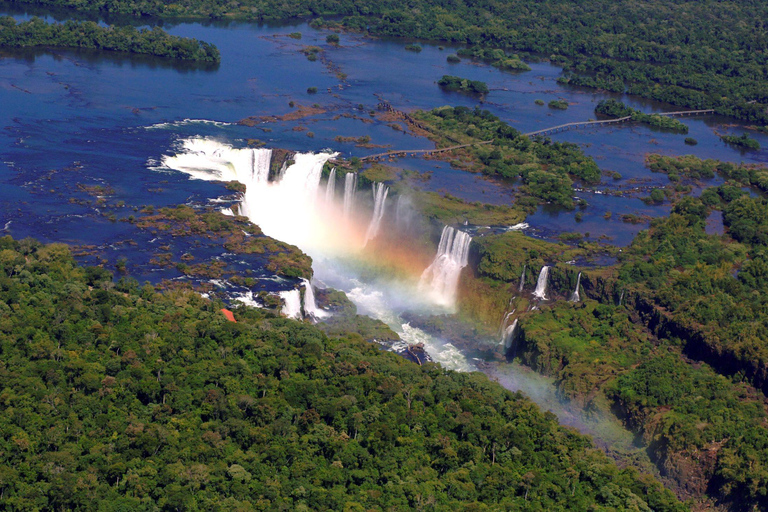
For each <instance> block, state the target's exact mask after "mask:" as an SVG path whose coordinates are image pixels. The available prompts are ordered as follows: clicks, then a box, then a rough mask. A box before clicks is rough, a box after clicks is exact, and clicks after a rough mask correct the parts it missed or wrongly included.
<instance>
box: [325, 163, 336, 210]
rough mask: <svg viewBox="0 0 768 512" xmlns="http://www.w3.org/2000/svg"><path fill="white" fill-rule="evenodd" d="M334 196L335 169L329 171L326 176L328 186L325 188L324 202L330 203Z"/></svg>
mask: <svg viewBox="0 0 768 512" xmlns="http://www.w3.org/2000/svg"><path fill="white" fill-rule="evenodd" d="M335 195H336V168H335V167H334V168H333V169H331V173H330V174H329V175H328V184H327V185H326V186H325V202H326V203H332V202H333V198H334V196H335Z"/></svg>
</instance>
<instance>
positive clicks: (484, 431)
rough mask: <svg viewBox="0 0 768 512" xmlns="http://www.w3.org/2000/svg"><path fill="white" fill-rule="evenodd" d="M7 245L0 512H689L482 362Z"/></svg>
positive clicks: (26, 245)
mask: <svg viewBox="0 0 768 512" xmlns="http://www.w3.org/2000/svg"><path fill="white" fill-rule="evenodd" d="M219 308H221V304H220V303H213V302H210V301H207V300H204V299H202V298H201V297H200V296H199V295H198V294H196V293H194V292H191V291H176V292H172V293H166V294H158V293H156V292H155V291H154V290H153V289H152V288H151V287H150V286H145V287H143V288H139V287H138V286H137V285H136V284H132V283H130V282H121V283H118V285H117V286H115V285H114V284H113V282H112V280H111V276H110V275H109V273H107V272H105V271H104V270H103V269H99V268H89V269H85V270H84V269H81V268H78V267H76V266H75V265H74V264H73V261H72V258H71V257H70V255H69V251H68V249H67V248H66V247H65V246H62V245H51V246H46V247H41V246H39V245H38V244H36V243H35V242H32V241H29V240H25V241H22V242H15V241H13V240H11V239H10V238H7V237H6V238H3V239H0V354H2V358H0V404H2V405H1V406H0V407H1V409H2V414H1V415H0V432H2V436H0V447H1V448H0V459H1V460H2V463H1V464H0V468H2V469H0V475H1V476H2V478H0V489H1V491H0V492H1V493H2V496H3V506H4V508H5V509H6V510H22V509H24V510H26V509H38V508H39V509H65V510H66V509H80V510H97V509H98V510H127V509H130V510H156V509H163V510H178V509H187V510H189V509H206V510H232V509H237V510H403V509H408V508H420V509H421V508H428V509H430V510H456V509H468V510H488V509H499V508H504V509H522V508H527V509H537V510H554V509H564V510H565V509H568V510H587V509H591V510H622V509H627V510H655V511H663V510H683V509H684V507H682V506H681V505H680V504H679V503H677V502H676V501H675V500H674V498H673V497H672V496H671V494H670V493H669V491H665V490H663V489H662V488H661V486H660V485H659V484H658V483H657V482H654V481H652V480H650V479H649V478H644V477H639V476H638V475H637V474H636V473H635V472H633V471H632V470H619V469H618V468H617V467H616V466H615V465H613V464H612V463H611V462H609V461H608V459H607V458H606V457H605V456H604V455H602V454H601V453H600V452H598V451H596V450H594V449H592V448H591V446H590V443H589V441H588V440H587V439H586V438H584V437H582V436H580V435H577V434H575V433H573V432H572V431H570V430H566V429H562V428H560V427H558V426H557V424H556V422H555V419H554V417H553V416H552V415H551V414H549V413H546V414H543V413H541V412H539V410H538V409H537V408H536V407H535V406H533V405H532V404H531V402H529V401H528V400H526V399H524V398H523V397H521V396H520V395H518V394H513V393H511V392H508V391H506V390H504V389H502V388H501V387H500V386H499V385H497V384H495V383H491V382H489V381H488V379H487V378H486V377H484V376H483V375H482V374H459V373H453V372H447V371H445V370H442V369H441V368H439V367H437V366H435V365H427V366H425V367H418V366H416V365H413V364H410V363H408V362H406V361H405V360H402V359H400V358H398V357H396V356H394V355H393V354H390V353H385V352H382V351H380V350H379V349H378V348H377V346H376V345H373V344H368V343H365V342H363V341H362V340H361V339H360V338H359V336H357V335H354V334H348V335H344V336H343V337H336V338H328V337H327V336H326V335H325V334H323V333H322V332H321V331H319V330H318V329H317V328H315V327H313V326H311V325H308V324H302V323H299V322H295V321H291V320H286V319H280V318H276V317H274V316H271V315H270V314H269V313H265V312H262V311H259V310H254V309H246V308H239V309H237V310H236V311H235V315H236V317H237V320H238V322H237V323H232V322H228V321H226V320H225V318H224V316H223V315H222V314H221V313H220V311H219Z"/></svg>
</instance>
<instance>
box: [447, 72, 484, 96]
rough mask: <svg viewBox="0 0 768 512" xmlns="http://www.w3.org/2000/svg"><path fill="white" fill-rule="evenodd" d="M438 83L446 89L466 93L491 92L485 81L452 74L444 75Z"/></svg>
mask: <svg viewBox="0 0 768 512" xmlns="http://www.w3.org/2000/svg"><path fill="white" fill-rule="evenodd" d="M437 85H439V86H440V87H442V88H443V89H445V90H446V91H455V92H462V93H464V94H488V92H490V89H488V85H487V84H486V83H485V82H481V81H479V80H469V79H468V78H461V77H458V76H451V75H443V78H441V79H440V80H439V81H438V82H437Z"/></svg>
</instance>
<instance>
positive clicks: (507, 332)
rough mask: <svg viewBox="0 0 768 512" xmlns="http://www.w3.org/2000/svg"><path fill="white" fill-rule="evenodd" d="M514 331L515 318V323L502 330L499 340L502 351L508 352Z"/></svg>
mask: <svg viewBox="0 0 768 512" xmlns="http://www.w3.org/2000/svg"><path fill="white" fill-rule="evenodd" d="M515 329H517V318H515V321H514V322H512V325H510V326H509V327H507V328H506V329H504V336H503V337H502V339H501V342H502V344H504V349H505V350H509V348H510V347H511V346H512V341H513V340H514V335H515Z"/></svg>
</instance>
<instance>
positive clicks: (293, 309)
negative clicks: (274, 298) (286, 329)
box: [278, 289, 302, 320]
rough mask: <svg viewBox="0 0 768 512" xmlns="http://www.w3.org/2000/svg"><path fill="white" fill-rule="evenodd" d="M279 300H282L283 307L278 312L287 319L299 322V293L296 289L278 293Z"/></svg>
mask: <svg viewBox="0 0 768 512" xmlns="http://www.w3.org/2000/svg"><path fill="white" fill-rule="evenodd" d="M278 295H280V298H281V299H283V302H284V305H283V308H282V309H281V310H280V312H281V313H282V314H283V315H285V316H287V317H288V318H293V319H294V320H301V319H302V316H301V293H300V292H299V290H297V289H293V290H287V291H284V292H279V293H278Z"/></svg>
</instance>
